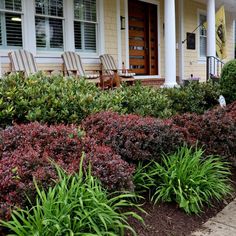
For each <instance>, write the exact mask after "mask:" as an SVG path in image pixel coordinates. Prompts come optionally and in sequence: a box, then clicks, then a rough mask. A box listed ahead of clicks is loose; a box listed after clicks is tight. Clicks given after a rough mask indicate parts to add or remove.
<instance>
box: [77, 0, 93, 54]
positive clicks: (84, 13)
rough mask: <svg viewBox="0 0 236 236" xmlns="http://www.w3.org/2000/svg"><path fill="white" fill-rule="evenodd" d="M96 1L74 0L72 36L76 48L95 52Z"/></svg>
mask: <svg viewBox="0 0 236 236" xmlns="http://www.w3.org/2000/svg"><path fill="white" fill-rule="evenodd" d="M96 2H97V1H96V0H74V16H75V21H74V38H75V48H76V49H77V50H81V51H88V52H96V39H97V14H96Z"/></svg>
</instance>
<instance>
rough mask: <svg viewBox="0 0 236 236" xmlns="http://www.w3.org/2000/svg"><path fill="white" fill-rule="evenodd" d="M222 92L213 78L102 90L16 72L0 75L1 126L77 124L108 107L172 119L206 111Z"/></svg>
mask: <svg viewBox="0 0 236 236" xmlns="http://www.w3.org/2000/svg"><path fill="white" fill-rule="evenodd" d="M218 96H219V86H218V85H213V84H212V83H211V82H209V83H199V84H198V83H190V85H189V86H187V87H181V88H173V89H158V90H157V89H156V88H150V87H143V86H141V85H140V84H139V83H137V84H136V85H135V86H129V87H126V86H123V87H122V88H120V89H117V90H116V91H101V90H99V89H98V88H96V86H95V85H93V84H91V83H88V82H87V81H86V80H83V79H81V80H78V79H75V78H70V77H68V78H63V77H62V76H51V77H49V76H45V75H43V74H40V73H39V74H36V75H32V76H30V77H29V78H27V79H25V78H22V77H21V76H20V75H18V74H15V75H10V76H8V77H5V78H2V79H1V80H0V111H1V112H0V127H6V126H8V125H12V124H13V123H28V122H34V121H38V122H41V123H48V124H59V123H65V124H70V123H77V124H78V123H80V122H81V121H82V120H83V119H84V118H85V117H87V116H88V115H90V114H93V113H96V112H100V111H107V110H111V111H114V112H118V113H119V114H131V113H132V114H137V115H141V116H152V117H158V118H168V117H170V116H172V115H173V114H176V113H184V112H196V113H203V112H204V111H205V110H207V109H209V108H211V107H213V106H215V105H216V104H217V103H218V101H217V98H218Z"/></svg>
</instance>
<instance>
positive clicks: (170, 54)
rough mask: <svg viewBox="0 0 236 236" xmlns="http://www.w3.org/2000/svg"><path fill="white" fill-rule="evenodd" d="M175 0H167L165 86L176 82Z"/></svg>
mask: <svg viewBox="0 0 236 236" xmlns="http://www.w3.org/2000/svg"><path fill="white" fill-rule="evenodd" d="M175 26H176V24H175V0H165V84H164V86H165V87H174V86H175V85H177V83H176V31H175Z"/></svg>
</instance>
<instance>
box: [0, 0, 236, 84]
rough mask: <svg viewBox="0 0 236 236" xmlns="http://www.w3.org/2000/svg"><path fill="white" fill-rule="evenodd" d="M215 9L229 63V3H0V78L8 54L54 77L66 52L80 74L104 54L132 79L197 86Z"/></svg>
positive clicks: (211, 51)
mask: <svg viewBox="0 0 236 236" xmlns="http://www.w3.org/2000/svg"><path fill="white" fill-rule="evenodd" d="M222 5H224V7H225V15H226V31H227V41H226V51H227V57H226V58H225V59H224V61H227V60H230V59H232V58H234V48H235V45H234V44H235V19H236V0H142V1H141V0H0V28H1V34H0V73H1V74H4V73H5V72H6V71H8V70H10V64H9V59H8V56H7V55H8V52H9V51H11V50H15V49H18V48H24V49H26V50H28V51H31V52H32V53H33V54H34V55H35V57H36V61H37V63H38V66H39V68H40V69H49V68H50V69H55V70H61V68H62V60H61V54H62V52H63V51H68V50H70V51H76V52H78V53H79V54H80V55H81V57H82V61H83V63H84V64H85V66H86V68H88V69H89V68H97V67H100V62H99V55H100V54H103V53H109V54H111V55H113V56H114V58H115V60H116V61H117V63H118V65H119V67H120V68H121V67H122V62H124V64H125V66H126V67H127V68H131V69H132V70H133V71H134V72H136V74H137V78H139V79H160V80H161V79H162V78H164V79H165V85H166V86H174V85H176V80H177V79H186V78H189V77H190V75H191V74H192V75H193V76H195V77H200V78H201V80H205V79H206V66H207V62H206V56H212V57H215V56H216V46H215V45H216V37H215V14H216V11H217V10H218V9H219V7H220V6H222ZM206 21H207V30H206V29H205V27H204V26H203V23H204V22H206ZM194 30H195V31H194ZM186 39H187V40H186Z"/></svg>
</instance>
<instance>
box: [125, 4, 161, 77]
mask: <svg viewBox="0 0 236 236" xmlns="http://www.w3.org/2000/svg"><path fill="white" fill-rule="evenodd" d="M157 46H158V40H157V6H156V5H153V4H149V3H145V2H141V1H137V0H129V62H130V68H131V69H132V70H133V71H134V72H135V73H136V74H137V75H157V74H158V61H157V59H158V53H157Z"/></svg>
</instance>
